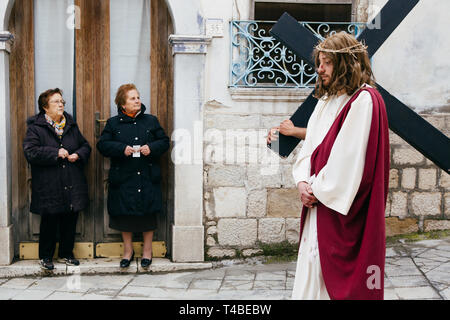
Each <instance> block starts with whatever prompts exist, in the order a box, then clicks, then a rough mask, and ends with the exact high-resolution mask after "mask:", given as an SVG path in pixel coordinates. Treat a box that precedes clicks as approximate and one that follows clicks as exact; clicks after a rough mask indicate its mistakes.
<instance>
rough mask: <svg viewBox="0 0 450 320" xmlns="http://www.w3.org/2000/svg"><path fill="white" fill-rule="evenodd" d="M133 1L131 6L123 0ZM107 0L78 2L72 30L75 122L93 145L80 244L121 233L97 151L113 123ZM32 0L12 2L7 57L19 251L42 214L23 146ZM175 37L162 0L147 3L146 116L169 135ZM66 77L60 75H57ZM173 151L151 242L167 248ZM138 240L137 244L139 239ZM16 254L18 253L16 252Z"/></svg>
mask: <svg viewBox="0 0 450 320" xmlns="http://www.w3.org/2000/svg"><path fill="white" fill-rule="evenodd" d="M128 1H132V0H128ZM109 3H110V2H109V1H107V0H75V5H76V6H77V7H78V8H79V10H78V12H79V13H80V15H81V16H80V18H81V19H80V22H81V25H80V28H79V29H76V30H75V63H74V68H75V90H76V94H75V98H74V116H75V118H76V122H77V124H78V126H79V128H80V130H81V132H82V134H83V135H84V136H85V138H86V139H87V140H88V141H89V144H90V145H91V147H92V153H91V158H90V160H89V162H88V164H87V167H86V175H87V179H88V184H89V199H90V203H89V207H88V209H87V210H85V212H82V213H81V215H80V219H79V223H78V226H77V236H76V241H77V242H95V243H101V242H116V241H121V237H120V233H119V232H117V231H115V230H112V229H110V228H109V226H108V224H109V219H108V214H107V212H106V201H107V174H108V170H109V160H108V159H105V158H104V157H102V156H101V155H100V153H99V152H98V151H97V149H96V143H97V141H98V138H99V135H100V132H101V130H102V129H103V127H104V121H103V120H105V119H108V118H109V117H110V109H111V101H110V100H111V99H110V96H111V92H110V91H111V90H112V89H111V88H110V36H113V35H110V21H109V17H110V5H109ZM33 23H34V22H33V0H17V1H16V3H15V6H14V8H13V13H12V15H11V20H10V30H11V31H12V33H13V34H14V36H15V42H14V44H13V47H12V52H11V59H10V79H11V80H10V83H11V88H10V90H11V119H12V122H11V137H12V141H11V146H12V154H11V157H12V186H13V190H12V196H13V204H12V210H13V222H14V225H15V226H16V232H14V234H15V235H16V239H15V242H16V245H17V246H18V244H19V243H20V242H29V241H34V242H36V241H37V240H38V236H39V216H37V215H31V214H30V213H29V204H30V196H31V191H30V185H31V173H30V169H29V167H28V165H27V163H26V160H25V158H24V156H23V149H22V141H23V138H24V136H25V132H26V124H25V122H26V118H27V117H29V116H31V115H33V114H35V105H36V100H37V97H36V96H35V92H34V91H35V90H34V51H33V47H34V46H33V44H34V38H33V35H34V33H33ZM171 32H172V24H171V21H170V16H169V13H168V10H167V7H166V5H165V1H164V0H151V34H149V36H150V37H151V45H152V51H151V56H150V57H149V59H151V70H148V76H149V77H151V113H152V114H154V115H156V116H157V117H158V119H159V120H160V123H161V125H162V127H163V128H164V129H165V132H166V134H167V135H169V136H170V135H171V133H172V130H173V125H172V122H173V120H172V119H173V117H172V105H173V101H172V96H173V80H172V79H173V76H172V74H173V64H172V55H171V51H170V50H169V44H168V35H169V34H170V33H171ZM62 72H63V70H62ZM171 164H172V162H171V161H170V151H169V152H168V153H167V154H166V155H165V156H164V157H163V159H161V166H162V171H163V177H164V178H163V182H162V187H163V200H164V202H165V204H166V206H164V210H163V211H162V212H161V213H160V215H159V216H158V228H157V230H156V232H155V235H154V240H155V241H165V242H166V243H167V244H168V248H170V228H169V226H170V225H171V222H172V220H173V218H172V217H173V213H172V212H173V204H172V203H173V196H172V195H173V192H172V190H173V182H172V181H173V166H172V165H171ZM139 239H140V238H139V235H137V238H136V239H135V240H136V241H138V240H139ZM16 252H18V250H17V247H16Z"/></svg>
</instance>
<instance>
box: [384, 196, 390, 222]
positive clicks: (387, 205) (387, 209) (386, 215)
mask: <svg viewBox="0 0 450 320" xmlns="http://www.w3.org/2000/svg"><path fill="white" fill-rule="evenodd" d="M391 208H392V194H390V193H389V194H388V196H387V199H386V209H385V210H384V216H385V217H389V216H390V215H391Z"/></svg>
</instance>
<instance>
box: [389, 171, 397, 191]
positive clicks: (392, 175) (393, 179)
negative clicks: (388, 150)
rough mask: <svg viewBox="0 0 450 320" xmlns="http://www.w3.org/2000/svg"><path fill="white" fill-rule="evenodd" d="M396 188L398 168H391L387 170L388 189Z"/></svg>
mask: <svg viewBox="0 0 450 320" xmlns="http://www.w3.org/2000/svg"><path fill="white" fill-rule="evenodd" d="M391 188H398V169H391V170H390V172H389V189H391Z"/></svg>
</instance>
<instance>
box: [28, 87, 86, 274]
mask: <svg viewBox="0 0 450 320" xmlns="http://www.w3.org/2000/svg"><path fill="white" fill-rule="evenodd" d="M38 104H39V113H38V114H37V115H35V116H33V117H31V118H29V119H28V120H27V125H28V129H27V133H26V136H25V139H24V142H23V150H24V153H25V157H26V159H27V161H28V162H29V163H30V165H31V177H32V179H31V187H32V193H31V208H30V211H31V212H32V213H35V214H39V215H41V223H40V233H39V259H40V265H41V268H43V269H45V270H53V268H54V265H53V262H52V259H53V255H54V252H55V247H56V238H57V234H56V232H57V228H58V225H59V250H58V256H59V257H60V260H59V261H60V262H65V263H66V264H68V265H79V261H78V260H77V259H75V257H74V255H73V247H74V241H75V229H76V225H77V219H78V213H79V212H80V211H81V210H83V209H85V208H86V207H87V205H88V203H89V198H88V189H87V181H86V177H85V175H84V170H83V168H84V165H85V164H86V163H87V161H88V159H89V155H90V153H91V147H90V146H89V144H88V142H87V141H86V139H85V138H84V137H83V135H82V134H81V132H80V130H79V129H78V126H77V124H76V123H75V121H74V120H73V118H72V117H71V116H70V115H69V114H68V113H66V112H65V111H64V105H65V101H64V100H63V98H62V91H61V90H60V89H58V88H56V89H50V90H47V91H45V92H44V93H42V94H41V95H40V96H39V100H38Z"/></svg>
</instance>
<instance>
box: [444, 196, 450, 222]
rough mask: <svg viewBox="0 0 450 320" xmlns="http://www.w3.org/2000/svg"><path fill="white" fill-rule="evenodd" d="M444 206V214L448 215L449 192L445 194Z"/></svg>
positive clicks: (449, 215)
mask: <svg viewBox="0 0 450 320" xmlns="http://www.w3.org/2000/svg"><path fill="white" fill-rule="evenodd" d="M444 206H445V209H444V212H445V215H446V216H448V217H450V194H449V193H446V194H445V204H444Z"/></svg>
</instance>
